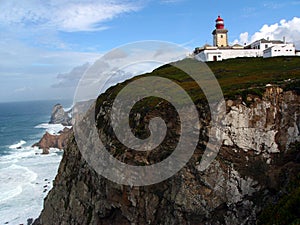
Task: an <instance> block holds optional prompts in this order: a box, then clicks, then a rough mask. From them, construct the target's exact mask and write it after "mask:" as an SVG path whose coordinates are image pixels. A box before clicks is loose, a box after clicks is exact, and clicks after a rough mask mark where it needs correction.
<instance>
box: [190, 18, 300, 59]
mask: <svg viewBox="0 0 300 225" xmlns="http://www.w3.org/2000/svg"><path fill="white" fill-rule="evenodd" d="M212 34H213V43H214V46H210V45H205V46H203V47H202V48H195V51H194V55H195V58H196V59H198V60H200V61H203V62H207V61H222V60H224V59H231V58H237V57H264V58H268V57H276V56H296V55H299V56H300V52H299V51H296V49H295V46H294V45H293V44H292V43H286V42H285V40H283V41H281V40H266V39H260V40H257V41H255V42H253V43H251V44H250V45H247V46H245V47H243V46H241V45H237V44H236V45H233V46H229V45H228V30H226V29H225V28H224V20H223V19H222V18H221V17H220V16H218V18H217V19H216V29H215V30H214V31H213V32H212Z"/></svg>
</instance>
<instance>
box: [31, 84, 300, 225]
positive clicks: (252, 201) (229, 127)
mask: <svg viewBox="0 0 300 225" xmlns="http://www.w3.org/2000/svg"><path fill="white" fill-rule="evenodd" d="M109 97H110V94H109V93H108V94H107V95H106V96H105V97H102V99H101V102H100V103H99V102H98V104H97V106H98V107H100V108H96V112H97V122H98V129H99V130H98V131H99V135H100V137H101V138H102V139H103V140H104V142H106V144H107V146H108V149H109V151H110V152H111V154H113V155H114V157H116V158H118V159H119V160H123V161H125V162H130V163H137V164H139V163H141V162H147V163H154V162H156V161H157V160H161V159H158V158H157V155H156V154H154V155H151V154H150V155H146V156H145V155H139V156H138V157H134V156H133V154H130V151H127V150H126V149H125V150H124V149H123V148H122V147H119V145H117V141H116V140H115V139H114V138H112V137H108V133H109V132H110V130H111V129H110V127H109V125H108V124H109V119H108V118H107V115H109V112H110V107H111V105H112V103H111V102H110V99H109ZM248 97H249V99H248V100H249V102H248V105H246V104H245V103H244V102H243V101H242V100H241V99H238V100H228V101H227V115H226V117H225V119H224V120H223V121H222V123H223V125H224V126H223V127H225V129H223V128H221V127H220V130H219V131H218V136H219V137H220V138H222V140H223V145H222V147H221V149H220V152H219V154H218V156H217V158H216V159H215V160H214V161H213V163H211V165H210V166H209V167H208V169H206V170H205V171H200V170H199V162H200V160H201V156H202V154H203V150H204V146H205V143H206V141H207V135H206V134H207V130H208V129H209V127H207V125H208V118H209V112H208V110H207V108H206V107H203V106H201V105H199V106H198V108H199V109H200V108H201V110H202V111H201V114H200V117H201V118H200V119H201V124H200V127H202V128H203V129H202V136H201V139H200V141H199V144H198V147H197V149H196V150H195V153H194V155H193V157H192V158H191V160H190V162H189V163H188V164H187V165H186V166H185V167H184V168H182V169H181V170H180V171H179V172H178V173H177V174H175V175H174V176H173V177H171V178H169V179H168V180H165V181H163V182H161V183H158V184H154V185H150V186H144V187H130V186H123V185H118V184H116V183H113V182H111V181H109V180H107V179H105V178H103V177H102V176H101V175H99V174H97V173H96V172H95V171H94V169H93V168H91V167H90V166H89V164H87V162H86V161H85V159H84V158H83V157H82V155H81V152H80V151H79V150H78V147H77V145H76V141H75V139H74V136H71V139H70V143H69V145H68V146H67V148H66V150H65V152H64V156H63V159H62V161H61V164H60V167H59V171H58V174H57V176H56V178H55V181H54V186H53V189H52V190H51V191H50V192H49V194H48V196H47V198H46V199H45V203H44V209H43V211H42V213H41V215H40V217H39V218H38V219H37V220H36V221H35V223H34V224H36V225H37V224H45V225H51V224H53V225H54V224H55V225H57V224H61V225H70V224H78V225H79V224H80V225H81V224H101V225H106V224H107V225H113V224H128V225H129V224H130V225H133V224H136V225H138V224H142V225H144V224H163V225H170V224H174V225H175V224H181V225H185V224H186V225H187V224H194V225H196V224H206V225H209V224H214V225H218V224H228V225H239V224H257V223H260V222H259V215H260V213H261V212H262V211H263V209H264V207H266V206H267V205H268V204H271V203H272V204H275V203H276V202H277V201H278V199H279V197H280V196H282V195H284V193H286V192H287V191H288V190H289V188H290V184H292V183H293V182H294V180H295V179H296V177H297V175H298V173H299V171H300V160H299V158H300V151H299V149H298V148H297V147H296V148H292V147H291V146H293V144H294V143H297V141H299V128H300V123H299V121H300V96H299V95H297V94H296V93H295V92H292V91H288V92H283V91H282V89H279V88H277V87H268V88H267V91H266V92H265V94H264V95H263V97H262V98H260V97H258V96H248ZM154 108H155V107H154ZM166 110H167V112H166V113H165V115H166V116H167V117H168V116H169V117H173V114H174V113H172V112H171V111H168V107H166ZM155 113H156V112H155V111H154V112H153V114H155ZM133 115H135V116H134V118H135V120H138V121H139V122H144V123H145V122H146V123H147V121H145V120H146V119H141V118H143V115H142V116H141V115H139V116H138V115H137V114H133ZM155 115H156V114H155ZM142 120H144V121H142ZM107 130H108V131H107ZM175 133H176V132H175ZM175 136H176V135H175ZM165 144H166V145H165V147H167V148H170V149H172V148H173V147H174V146H173V145H174V143H172V142H170V143H169V142H167V143H165ZM116 146H117V147H119V149H116ZM159 150H161V151H162V152H164V151H166V150H165V149H159Z"/></svg>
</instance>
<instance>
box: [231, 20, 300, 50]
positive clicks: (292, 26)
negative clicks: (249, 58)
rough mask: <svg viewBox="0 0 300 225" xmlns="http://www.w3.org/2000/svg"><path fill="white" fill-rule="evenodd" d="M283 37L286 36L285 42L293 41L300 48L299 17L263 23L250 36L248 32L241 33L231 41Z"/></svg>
mask: <svg viewBox="0 0 300 225" xmlns="http://www.w3.org/2000/svg"><path fill="white" fill-rule="evenodd" d="M283 37H285V38H286V41H287V42H294V43H295V45H296V47H298V48H300V18H298V17H294V18H293V19H291V20H289V21H287V20H284V19H283V20H281V21H280V22H279V23H275V24H271V25H267V24H265V25H263V26H262V28H261V29H260V30H259V31H258V32H256V33H254V34H253V35H251V36H249V34H248V32H245V33H241V34H240V38H239V40H235V41H234V42H233V43H240V44H244V43H251V42H253V41H255V40H259V39H261V38H265V39H266V38H270V39H272V40H282V39H283Z"/></svg>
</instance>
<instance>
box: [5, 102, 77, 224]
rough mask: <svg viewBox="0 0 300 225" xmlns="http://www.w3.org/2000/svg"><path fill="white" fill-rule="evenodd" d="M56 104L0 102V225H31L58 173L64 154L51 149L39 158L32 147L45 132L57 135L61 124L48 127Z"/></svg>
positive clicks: (65, 103) (39, 151) (68, 104)
mask: <svg viewBox="0 0 300 225" xmlns="http://www.w3.org/2000/svg"><path fill="white" fill-rule="evenodd" d="M56 103H61V104H62V105H63V106H65V107H66V106H67V107H68V106H71V104H72V102H71V101H67V100H65V101H61V100H59V101H53V100H51V101H50V100H49V101H32V102H13V103H0V225H2V224H13V225H18V224H24V225H25V224H30V222H31V221H32V220H34V219H35V218H37V217H38V216H39V214H40V212H41V210H42V208H43V201H44V198H45V197H46V195H47V193H48V192H49V190H50V189H51V188H52V182H53V180H54V178H55V176H56V174H57V169H58V166H59V162H60V160H61V159H62V154H63V152H62V151H61V150H58V149H50V154H48V155H42V154H40V153H41V152H42V150H41V149H38V148H37V147H35V148H32V147H31V146H32V144H34V143H36V142H37V141H39V139H40V138H41V137H42V135H43V134H44V133H45V131H48V132H50V133H56V132H58V131H59V130H60V129H62V128H63V126H62V125H59V124H56V125H50V124H48V121H49V120H50V116H51V111H52V107H53V106H54V105H55V104H56Z"/></svg>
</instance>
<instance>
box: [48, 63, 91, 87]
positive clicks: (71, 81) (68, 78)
mask: <svg viewBox="0 0 300 225" xmlns="http://www.w3.org/2000/svg"><path fill="white" fill-rule="evenodd" d="M89 66H90V64H89V63H85V64H83V65H81V66H76V67H74V68H73V69H72V70H71V71H70V72H68V73H60V74H58V75H57V79H58V80H59V81H58V83H55V84H53V85H52V87H54V88H66V87H76V86H77V84H78V81H79V80H80V78H81V77H82V76H83V74H84V73H85V71H86V70H87V69H88V68H89Z"/></svg>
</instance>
